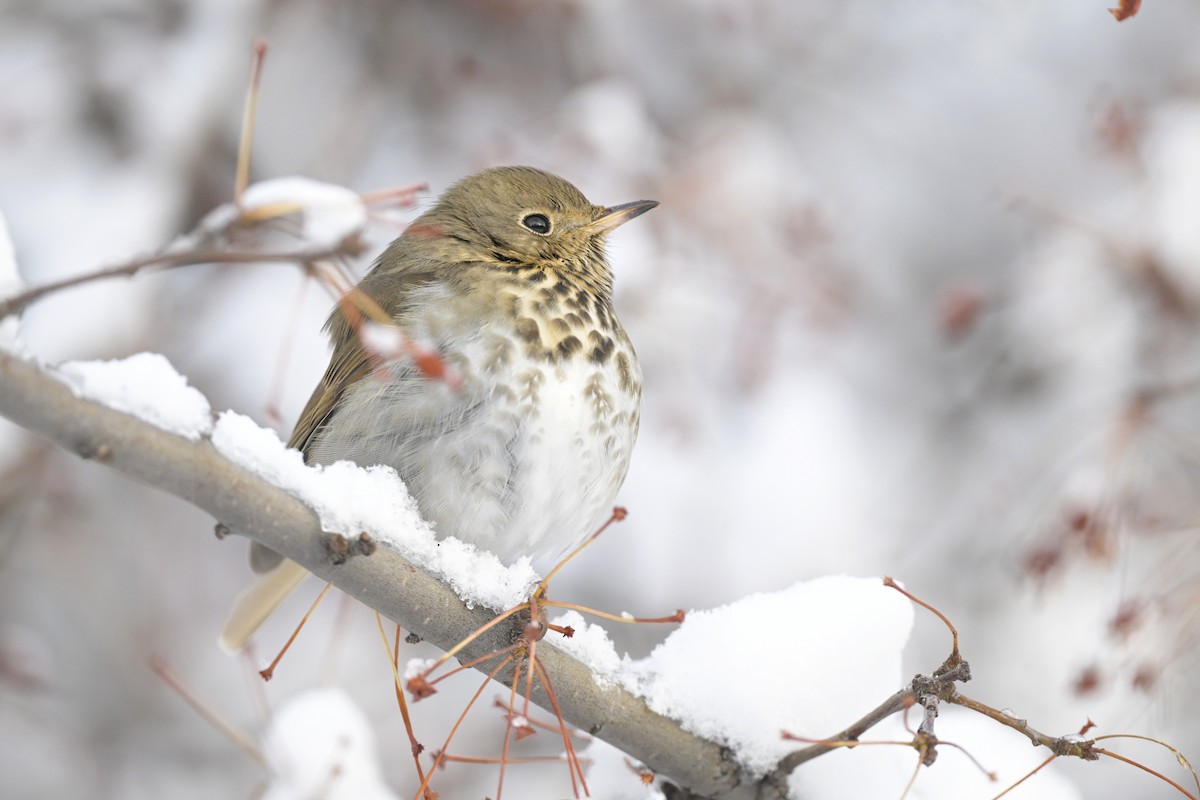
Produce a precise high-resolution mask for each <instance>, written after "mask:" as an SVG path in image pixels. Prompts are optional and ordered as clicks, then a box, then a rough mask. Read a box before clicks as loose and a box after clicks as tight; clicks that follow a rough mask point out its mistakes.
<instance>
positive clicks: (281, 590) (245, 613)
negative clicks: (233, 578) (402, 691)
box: [218, 560, 308, 653]
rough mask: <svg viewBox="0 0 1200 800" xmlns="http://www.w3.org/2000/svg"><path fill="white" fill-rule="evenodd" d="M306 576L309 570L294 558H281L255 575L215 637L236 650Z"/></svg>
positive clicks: (230, 651)
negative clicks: (288, 559) (270, 568)
mask: <svg viewBox="0 0 1200 800" xmlns="http://www.w3.org/2000/svg"><path fill="white" fill-rule="evenodd" d="M306 577H308V570H306V569H305V568H304V567H302V566H300V565H299V564H297V563H296V562H295V561H287V560H284V561H282V562H281V563H280V564H279V566H278V567H276V568H275V569H273V570H271V571H270V572H268V573H265V574H263V575H261V576H259V577H258V579H257V580H255V581H254V583H253V584H251V585H250V588H248V589H246V591H244V592H242V593H241V595H239V596H238V599H237V602H236V603H235V604H234V606H233V613H231V614H230V615H229V621H228V622H226V623H225V630H223V631H221V637H220V639H218V642H219V644H220V645H221V648H222V649H223V650H224V651H225V652H227V653H237V652H238V651H240V650H241V649H242V648H243V647H245V646H246V642H248V641H250V637H251V636H253V635H254V632H255V631H257V630H258V629H259V626H261V625H262V624H263V623H264V622H266V621H267V617H269V616H271V614H272V613H273V612H274V611H275V609H277V608H279V604H280V603H282V602H283V598H285V597H287V596H288V595H289V594H290V593H291V591H292V590H293V589H295V588H296V587H297V586H299V585H300V582H301V581H303V580H304V579H305V578H306Z"/></svg>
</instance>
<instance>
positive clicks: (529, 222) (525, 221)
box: [521, 214, 550, 236]
mask: <svg viewBox="0 0 1200 800" xmlns="http://www.w3.org/2000/svg"><path fill="white" fill-rule="evenodd" d="M521 224H522V225H524V226H525V227H526V228H528V229H529V230H531V231H533V232H534V233H536V234H539V235H541V236H545V235H546V234H547V233H549V232H550V218H549V217H547V216H546V215H545V214H526V215H525V216H524V217H522V218H521Z"/></svg>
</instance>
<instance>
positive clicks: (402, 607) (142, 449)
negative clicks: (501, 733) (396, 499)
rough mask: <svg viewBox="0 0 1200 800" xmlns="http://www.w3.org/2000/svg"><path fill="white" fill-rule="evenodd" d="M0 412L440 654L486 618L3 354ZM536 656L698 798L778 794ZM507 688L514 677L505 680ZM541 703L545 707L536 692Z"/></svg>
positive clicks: (632, 703)
mask: <svg viewBox="0 0 1200 800" xmlns="http://www.w3.org/2000/svg"><path fill="white" fill-rule="evenodd" d="M0 415H3V416H5V417H8V418H9V419H10V420H12V421H13V422H15V423H17V424H18V425H21V426H23V427H25V428H28V429H29V430H32V431H36V432H38V433H41V434H43V435H45V436H47V437H49V438H50V439H52V440H53V441H55V442H56V443H57V444H59V445H60V446H62V447H63V448H65V449H67V450H69V451H71V452H73V453H75V454H77V455H79V456H81V457H83V458H90V459H93V460H95V461H98V462H101V463H103V464H106V465H107V466H109V467H112V468H113V469H116V470H118V471H120V472H123V473H125V474H126V475H129V476H131V477H133V478H136V479H138V480H139V481H141V482H143V483H146V484H148V485H150V486H154V487H157V488H159V489H162V490H163V491H166V492H168V493H170V494H173V495H175V496H177V497H179V498H181V499H183V500H186V501H188V502H189V503H192V504H193V505H195V506H197V507H199V508H202V509H204V510H205V511H207V512H208V513H210V514H212V515H213V516H214V517H216V518H217V519H218V520H220V521H221V522H223V523H225V524H227V525H228V526H229V527H230V528H231V529H233V530H236V531H238V532H239V533H241V534H243V535H245V536H248V537H249V538H251V539H254V540H255V541H258V542H261V543H263V544H265V545H267V546H268V547H270V548H271V549H272V550H275V551H277V552H279V553H282V554H283V555H284V556H286V557H287V558H290V559H292V560H294V561H296V562H297V563H299V564H301V565H303V566H304V567H305V568H307V569H309V570H310V571H312V572H313V573H314V574H316V575H318V576H320V577H321V578H323V579H325V580H327V581H330V582H332V583H333V584H334V585H335V586H337V587H338V588H339V589H341V590H342V591H344V592H345V593H346V594H349V595H350V596H352V597H354V598H356V599H358V600H359V601H361V602H363V603H364V604H366V605H368V606H370V607H371V608H374V609H377V610H378V611H380V612H381V613H382V614H384V615H386V616H387V617H389V618H390V619H392V620H394V621H396V622H399V623H400V624H401V625H402V626H404V627H405V628H407V629H409V630H411V631H413V632H414V633H416V634H417V635H419V636H420V637H421V638H423V639H426V640H428V641H429V642H432V643H433V644H435V645H437V646H438V647H441V648H443V649H447V648H449V647H451V646H453V645H454V644H456V643H457V642H458V641H460V640H461V639H463V638H465V637H466V636H467V634H469V633H470V632H472V631H473V630H475V629H476V628H478V627H479V626H480V625H482V624H483V623H485V622H486V621H487V620H488V619H490V617H491V616H492V615H491V614H490V613H489V612H488V611H487V610H486V609H481V608H476V609H474V610H471V609H468V608H466V606H465V605H464V604H463V602H462V601H461V600H460V599H459V598H458V597H457V595H455V594H454V592H453V591H452V590H451V589H450V588H449V587H447V586H445V585H443V584H442V583H440V582H439V581H437V580H436V579H434V578H432V577H431V576H429V575H427V574H426V573H424V572H422V571H421V570H420V569H419V568H417V567H416V566H414V565H413V564H411V563H409V562H408V561H406V560H405V559H404V558H403V557H401V556H400V555H399V554H398V553H397V552H396V551H394V550H392V549H391V548H388V547H380V548H378V550H377V551H376V552H375V553H374V554H373V555H371V556H370V557H368V558H352V559H349V560H347V561H345V563H343V564H341V565H335V564H334V562H333V558H332V556H331V553H330V550H329V546H328V543H329V541H330V537H329V535H327V534H325V533H324V532H323V531H322V530H321V526H320V521H319V519H318V517H317V515H316V513H315V512H314V511H313V510H312V509H311V508H309V507H308V506H306V505H305V504H304V503H303V502H301V501H300V500H298V499H296V498H295V497H293V496H292V495H290V494H288V493H287V492H285V491H283V490H282V489H280V488H278V487H277V486H274V485H272V484H270V483H268V482H267V481H265V480H263V479H262V478H260V477H258V476H257V475H255V474H254V473H252V472H250V471H248V470H246V469H244V468H242V467H240V466H238V465H237V464H235V463H233V462H231V461H229V460H228V459H226V458H225V457H224V456H223V455H221V454H220V453H219V452H218V451H217V450H216V449H215V448H214V447H213V446H212V444H211V443H210V442H209V441H207V440H202V441H199V442H192V441H188V440H187V439H184V438H182V437H180V436H176V435H174V434H171V433H168V432H166V431H164V430H162V429H160V428H156V427H154V426H153V425H151V424H149V423H147V422H144V421H142V420H140V419H138V418H136V417H133V416H130V415H128V414H124V413H122V412H119V411H114V410H113V409H111V408H108V407H106V406H103V405H101V404H99V403H96V402H93V401H90V400H86V399H82V398H79V397H76V396H75V395H74V393H73V392H72V391H71V389H70V388H69V387H68V386H66V385H65V384H64V383H62V382H61V381H59V380H57V379H56V378H55V377H54V376H53V374H52V372H50V371H48V370H47V369H45V368H43V367H40V366H39V365H37V364H34V363H31V362H28V361H25V360H22V359H20V358H18V357H16V356H14V355H12V354H11V353H7V352H4V351H2V350H0ZM500 628H503V626H500ZM510 642H511V638H510V634H509V633H508V632H507V631H505V630H496V631H494V632H489V635H485V636H482V637H480V639H479V640H477V641H476V642H474V643H472V645H471V646H470V647H468V648H467V649H466V650H464V651H463V653H462V657H463V659H464V660H466V659H470V658H473V657H476V656H480V655H484V654H485V653H488V652H491V651H493V650H496V649H499V648H501V647H504V646H505V645H507V644H508V643H510ZM538 657H539V659H541V661H542V663H543V665H544V666H545V668H546V670H547V671H548V672H549V673H550V674H551V675H553V676H554V685H555V687H557V695H558V700H559V703H560V705H561V707H562V712H563V715H564V717H565V718H566V719H567V720H568V721H570V722H571V723H572V724H573V725H575V726H577V727H579V728H581V729H583V730H586V731H588V732H589V733H592V734H594V735H596V736H598V737H600V738H602V739H604V740H605V741H607V742H609V743H610V744H612V745H614V746H616V747H618V748H620V749H622V750H624V751H625V752H627V753H629V754H630V755H632V756H634V757H635V758H637V759H639V760H640V761H642V762H643V763H644V764H646V766H647V767H649V768H650V769H652V770H654V771H655V772H657V773H659V774H660V775H664V776H667V777H670V778H671V779H672V780H675V781H677V782H679V783H680V784H682V785H683V786H686V787H688V789H690V790H691V792H693V793H694V794H695V795H699V796H708V797H721V798H730V799H731V800H741V799H745V800H750V799H751V798H754V799H758V798H772V799H774V798H782V797H783V796H784V795H783V794H780V793H779V790H778V789H777V788H774V787H771V786H768V785H766V784H757V783H755V782H753V781H752V780H751V779H750V778H749V777H747V776H746V775H745V774H743V773H742V771H741V769H740V768H739V767H738V765H737V764H736V763H735V762H734V761H733V760H732V758H731V757H730V756H729V754H728V753H727V752H726V751H725V750H724V749H723V748H722V747H720V746H719V745H717V744H715V743H713V742H710V741H707V740H705V739H701V738H699V737H697V736H693V735H692V734H690V733H687V732H686V731H684V730H683V729H682V728H681V727H680V726H679V723H677V722H675V721H674V720H671V719H668V718H666V717H664V716H661V715H659V714H656V713H654V712H653V711H651V710H650V709H649V708H648V707H647V706H646V704H645V703H644V702H643V701H642V700H641V699H639V698H637V697H635V696H634V695H632V694H630V693H628V692H626V691H625V690H623V689H620V688H616V687H610V688H601V687H599V686H598V685H597V684H596V682H595V681H594V680H593V678H592V676H591V673H590V671H589V670H588V668H587V667H586V666H584V665H583V664H582V663H581V662H579V661H577V660H576V659H574V658H572V657H571V656H568V655H566V654H564V653H563V652H561V651H559V650H557V649H556V648H554V647H553V646H552V645H551V644H550V643H549V642H545V641H543V642H541V643H540V644H539V645H538ZM510 681H511V676H510V677H509V678H508V679H507V680H506V681H505V682H506V683H509V682H510ZM534 700H535V701H537V700H539V696H538V695H536V694H535V697H534ZM540 700H541V701H542V704H543V705H545V703H546V701H545V696H544V695H541V696H540Z"/></svg>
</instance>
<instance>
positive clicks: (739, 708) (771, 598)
mask: <svg viewBox="0 0 1200 800" xmlns="http://www.w3.org/2000/svg"><path fill="white" fill-rule="evenodd" d="M912 623H913V611H912V605H911V604H910V603H909V601H908V600H906V599H905V598H904V597H903V596H902V595H900V594H899V593H897V592H896V591H894V590H891V589H888V588H886V587H884V586H883V583H882V581H881V580H879V579H877V578H849V577H842V576H833V577H824V578H817V579H815V580H811V581H806V582H801V583H797V584H795V585H793V586H791V587H789V588H787V589H784V590H782V591H779V592H772V593H769V594H767V593H763V594H754V595H750V596H748V597H745V598H743V599H741V600H737V601H735V602H733V603H730V604H728V605H725V606H721V607H719V608H714V609H711V610H708V611H693V612H690V613H689V614H688V615H687V619H686V621H685V622H684V623H683V624H682V625H680V626H679V628H677V629H676V630H675V631H673V632H672V633H671V635H670V636H668V637H667V638H666V640H665V641H663V643H662V644H660V645H659V646H658V647H656V648H655V649H654V651H653V652H652V653H651V654H650V655H649V656H648V657H647V658H645V659H643V660H641V661H636V662H631V663H630V664H629V665H627V666H626V668H625V669H624V671H623V681H624V683H625V684H626V685H627V687H628V688H629V689H630V690H631V691H633V692H635V693H636V694H639V695H640V696H641V697H643V698H645V700H646V702H647V704H648V705H649V706H650V707H651V708H652V709H654V710H655V711H657V712H658V713H660V714H665V715H667V716H669V717H673V718H675V719H678V720H680V721H681V723H682V724H683V727H684V728H685V729H687V730H689V731H691V732H692V733H695V734H697V735H699V736H703V737H705V738H708V739H711V740H713V741H716V742H720V743H721V744H724V745H727V746H728V747H729V748H730V749H732V750H733V753H734V755H735V757H736V758H737V759H738V761H739V762H741V763H742V764H743V765H744V766H745V767H746V768H748V769H749V770H750V771H751V772H753V773H754V774H759V775H761V774H764V773H766V772H767V771H769V770H770V769H772V768H773V767H774V766H775V764H776V763H777V762H778V760H779V759H780V758H781V757H783V756H784V755H785V754H786V753H788V752H790V751H792V750H794V749H796V743H795V742H789V741H785V740H783V739H782V738H781V737H780V735H779V732H780V731H781V730H788V731H790V732H791V733H793V734H795V735H797V736H805V737H811V738H820V737H822V736H828V735H829V734H830V733H833V732H834V731H838V730H841V729H842V728H844V727H845V726H846V725H848V724H849V723H851V722H853V721H854V720H856V719H858V718H859V717H861V716H862V715H863V714H865V713H866V712H868V711H870V710H871V708H873V707H874V706H875V705H877V704H878V703H879V702H881V701H882V700H883V699H884V698H886V697H888V696H890V695H891V694H893V693H894V692H895V691H896V690H897V689H899V688H900V687H901V684H902V682H901V675H900V653H901V649H902V648H903V647H904V644H905V643H906V642H907V641H908V634H909V631H910V630H911V628H912Z"/></svg>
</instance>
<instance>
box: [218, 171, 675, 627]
mask: <svg viewBox="0 0 1200 800" xmlns="http://www.w3.org/2000/svg"><path fill="white" fill-rule="evenodd" d="M657 205H658V203H657V202H655V201H652V200H641V201H637V202H633V203H626V204H624V205H618V206H611V207H604V206H598V205H593V204H592V203H590V202H588V200H587V198H585V197H584V196H583V194H582V193H581V192H580V191H579V190H578V189H576V188H575V187H574V186H572V185H571V184H570V183H568V182H567V181H565V180H563V179H562V178H559V177H557V176H555V175H551V174H550V173H548V172H543V171H542V170H538V169H534V168H532V167H500V168H497V169H489V170H485V171H483V172H480V173H478V174H476V175H472V176H471V177H469V178H465V179H463V180H461V181H459V182H458V183H456V184H454V185H453V186H452V187H450V188H449V189H448V190H447V191H446V192H445V194H443V195H442V196H441V197H440V198H439V199H438V201H437V202H436V203H435V204H434V205H433V207H432V208H430V209H429V210H428V211H426V212H425V213H424V214H422V215H421V216H420V217H418V218H417V220H416V221H415V222H414V223H413V224H412V225H411V226H410V227H409V228H408V230H407V231H405V233H404V234H402V235H401V236H400V237H399V238H397V239H396V240H395V241H393V242H392V244H391V245H390V246H389V247H388V248H387V250H385V251H384V253H383V254H382V255H381V256H380V257H379V259H378V260H377V261H376V262H375V265H374V266H373V267H372V269H371V271H370V272H369V273H368V274H367V276H366V277H365V278H363V280H362V282H361V283H359V285H358V287H357V288H358V291H359V292H361V293H362V294H363V295H365V296H366V297H369V298H370V299H371V300H373V301H374V302H375V303H376V304H377V305H378V306H379V307H380V308H381V309H382V310H383V311H384V312H385V313H386V314H388V315H389V316H390V317H391V318H392V319H393V320H394V321H395V323H396V324H397V325H398V326H399V327H400V328H401V330H403V331H404V332H405V333H406V334H407V335H408V336H409V337H411V338H412V339H413V340H415V341H418V342H423V343H428V344H430V345H431V346H432V347H434V348H436V350H437V351H438V353H439V354H440V356H441V358H442V359H443V360H444V362H445V363H446V364H447V365H448V366H449V367H450V368H452V369H453V370H454V371H456V373H457V374H458V375H460V376H461V379H462V380H461V385H459V386H454V387H452V386H451V385H449V384H448V383H447V382H446V381H443V380H437V379H435V378H431V377H428V376H427V375H425V374H424V373H423V372H422V371H421V369H419V368H418V366H417V365H416V364H414V362H413V361H412V360H411V359H410V358H408V357H399V358H396V359H394V360H391V361H389V362H387V363H386V364H384V365H382V367H381V366H380V365H379V364H378V363H376V362H377V361H378V358H374V359H373V358H372V356H371V355H369V353H368V352H367V349H366V348H365V347H364V345H363V342H362V339H361V337H360V335H359V332H358V330H356V327H357V326H356V325H354V324H352V322H351V320H350V319H348V318H347V315H346V313H345V312H344V310H342V308H341V306H339V308H338V309H335V310H334V312H333V314H332V315H331V316H330V318H329V321H328V323H327V324H326V329H327V330H328V332H329V335H330V338H331V339H332V341H333V356H332V358H331V360H330V362H329V367H328V369H326V371H325V376H324V378H322V379H321V382H320V384H318V385H317V388H316V390H315V391H314V392H313V394H312V397H311V398H310V399H309V401H308V405H307V406H306V407H305V409H304V412H303V413H302V414H301V415H300V419H299V421H298V422H297V423H296V428H295V430H294V431H293V433H292V437H291V439H290V441H289V442H288V445H289V446H290V447H296V448H299V449H300V450H302V451H303V452H304V455H305V459H306V460H307V461H308V462H309V463H314V464H330V463H333V462H335V461H341V460H350V461H354V462H356V463H358V464H360V465H362V466H369V465H374V464H385V465H388V466H391V467H393V468H394V469H395V470H396V472H397V473H398V474H399V475H400V478H401V479H402V480H403V481H404V483H405V484H406V485H407V487H408V490H409V492H410V493H411V494H412V496H413V497H414V498H415V499H416V501H417V505H418V507H419V508H420V510H421V514H422V515H423V516H424V517H425V518H426V519H427V520H429V521H430V522H432V523H433V524H434V526H435V530H436V532H437V534H438V535H439V536H455V537H457V538H459V539H462V540H464V541H468V542H473V543H474V544H476V545H478V546H479V547H481V548H484V549H487V550H490V551H492V552H493V553H495V554H496V555H497V556H499V557H500V558H501V559H502V560H503V561H505V562H511V561H514V560H516V559H517V558H518V557H520V556H523V555H527V556H530V557H532V558H538V557H542V556H547V557H550V556H558V555H561V554H562V553H564V552H565V551H567V550H568V549H570V548H571V547H572V546H574V545H576V544H578V543H579V542H581V541H582V540H583V539H584V538H585V537H586V536H587V535H588V534H589V533H590V532H591V531H592V530H594V528H595V527H596V526H597V525H598V524H599V523H600V522H601V521H602V519H603V518H604V516H605V515H606V514H607V512H608V510H609V509H610V507H611V506H612V504H613V500H614V499H615V497H616V494H617V491H618V490H619V489H620V488H621V484H622V482H623V481H624V480H625V473H626V471H627V470H628V468H629V457H630V452H631V451H632V449H633V443H634V440H635V439H636V437H637V432H638V420H639V413H640V409H641V395H642V373H641V368H640V366H639V365H638V360H637V356H636V354H635V353H634V351H633V345H632V344H630V342H629V337H628V336H626V334H625V330H624V328H622V327H621V323H620V321H619V320H618V319H617V316H616V314H615V313H614V311H613V305H612V272H611V270H610V269H609V265H608V259H607V257H606V255H605V250H604V241H605V236H606V235H607V234H608V232H609V231H611V230H612V229H614V228H616V227H617V226H618V225H621V224H622V223H624V222H627V221H629V220H631V219H633V218H634V217H636V216H639V215H640V214H642V213H644V212H646V211H649V210H650V209H652V208H654V207H655V206H657ZM250 560H251V565H252V566H253V568H254V570H255V571H256V572H259V573H263V574H262V575H261V577H260V578H259V579H258V582H257V583H256V584H255V585H254V586H252V587H251V588H250V589H249V590H247V592H245V593H244V594H243V595H242V596H241V597H240V598H239V599H238V602H237V605H236V607H235V609H234V612H233V615H232V616H231V618H230V620H229V623H228V624H227V625H226V628H225V631H224V633H223V634H222V636H221V644H222V646H224V647H225V648H226V649H228V650H239V649H241V648H242V646H244V645H245V643H246V641H247V640H248V639H249V638H250V636H252V635H253V633H254V631H255V630H257V628H258V627H259V625H261V624H262V622H263V621H264V620H265V619H266V618H267V616H269V615H270V613H271V612H272V611H274V609H275V608H276V607H277V606H278V605H279V603H280V602H281V601H282V600H283V598H284V597H285V596H286V595H287V593H288V592H290V591H291V590H292V589H294V588H295V587H296V586H297V585H298V584H299V583H300V581H301V580H302V579H303V578H304V577H305V576H306V575H307V572H306V571H305V570H304V569H303V568H302V567H300V566H299V565H297V564H295V563H293V562H291V561H287V560H284V559H283V558H282V557H281V556H279V555H278V554H277V553H275V552H273V551H271V550H269V549H267V548H265V547H263V546H261V545H258V544H252V545H251V559H250Z"/></svg>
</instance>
